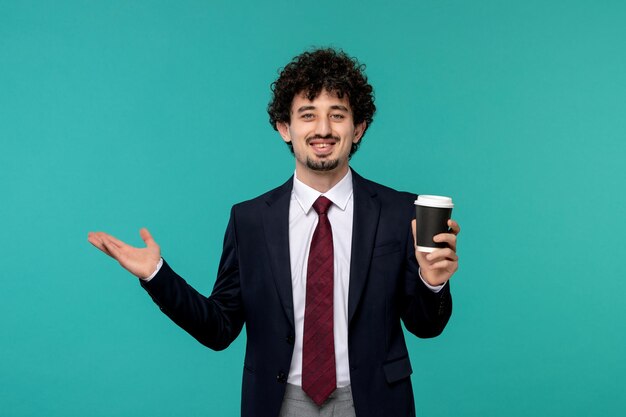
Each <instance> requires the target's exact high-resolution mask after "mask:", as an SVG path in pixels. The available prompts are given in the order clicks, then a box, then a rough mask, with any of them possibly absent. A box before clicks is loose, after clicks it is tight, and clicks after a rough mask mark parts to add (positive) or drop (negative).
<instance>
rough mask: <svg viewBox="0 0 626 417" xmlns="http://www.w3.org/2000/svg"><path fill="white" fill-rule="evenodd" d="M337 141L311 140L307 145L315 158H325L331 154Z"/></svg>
mask: <svg viewBox="0 0 626 417" xmlns="http://www.w3.org/2000/svg"><path fill="white" fill-rule="evenodd" d="M337 142H338V140H336V139H332V138H331V139H319V138H315V139H311V140H309V142H308V144H309V146H310V147H311V148H312V149H313V152H314V153H315V154H316V155H317V156H326V155H329V154H330V153H332V151H333V149H334V148H335V145H336V144H337Z"/></svg>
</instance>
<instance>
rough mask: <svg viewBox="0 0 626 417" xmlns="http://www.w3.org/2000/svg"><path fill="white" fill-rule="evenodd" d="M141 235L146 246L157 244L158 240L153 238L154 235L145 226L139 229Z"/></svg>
mask: <svg viewBox="0 0 626 417" xmlns="http://www.w3.org/2000/svg"><path fill="white" fill-rule="evenodd" d="M139 236H141V238H142V239H143V241H144V242H145V244H146V246H148V247H152V246H156V242H155V241H154V239H153V238H152V235H151V234H150V232H149V231H148V229H146V228H145V227H143V228H142V229H141V230H139Z"/></svg>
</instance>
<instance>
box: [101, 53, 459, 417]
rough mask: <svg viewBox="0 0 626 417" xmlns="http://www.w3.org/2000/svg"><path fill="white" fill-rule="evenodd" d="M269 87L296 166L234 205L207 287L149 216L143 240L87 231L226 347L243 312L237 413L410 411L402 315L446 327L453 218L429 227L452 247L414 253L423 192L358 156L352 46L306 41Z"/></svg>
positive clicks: (207, 340) (192, 326)
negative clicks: (403, 187)
mask: <svg viewBox="0 0 626 417" xmlns="http://www.w3.org/2000/svg"><path fill="white" fill-rule="evenodd" d="M272 90H273V93H274V94H273V98H272V101H271V102H270V105H269V107H268V112H269V114H270V122H271V123H272V125H273V127H274V128H275V129H276V130H277V131H278V132H279V133H280V135H281V137H282V139H283V140H284V141H285V142H286V143H287V145H288V146H289V147H290V148H291V150H292V152H293V154H294V156H295V162H296V164H295V165H296V169H295V175H294V176H293V177H292V178H290V179H289V180H288V181H287V182H286V183H285V184H283V185H282V186H280V187H278V188H276V189H274V190H272V191H269V192H268V193H266V194H263V195H262V196H260V197H257V198H255V199H253V200H250V201H246V202H243V203H240V204H237V205H235V206H234V207H233V208H232V211H231V216H230V221H229V224H228V227H227V229H226V235H225V238H224V248H223V253H222V257H221V260H220V265H219V271H218V276H217V280H216V282H215V286H214V288H213V292H212V294H211V296H210V297H208V298H205V297H204V296H202V295H200V294H199V293H197V292H196V291H195V290H194V289H193V288H191V287H190V286H189V285H188V284H187V283H186V282H185V281H184V280H183V279H182V278H180V277H179V276H178V275H177V274H176V273H175V272H174V271H173V270H172V269H171V268H170V267H169V265H168V264H167V263H166V262H165V261H163V259H162V258H161V255H160V249H159V246H158V245H157V244H156V243H155V241H154V240H153V238H152V237H151V235H150V233H149V232H148V231H147V230H146V229H142V230H141V231H140V234H141V237H142V238H143V240H144V241H145V243H146V248H141V249H140V248H133V247H131V246H129V245H127V244H125V243H123V242H121V241H119V240H117V239H115V238H114V237H112V236H110V235H108V234H106V233H103V232H97V233H90V234H89V241H90V242H91V243H92V244H93V245H94V246H96V247H97V248H98V249H100V250H102V251H103V252H104V253H106V254H107V255H109V256H111V257H113V258H115V259H116V260H118V261H119V263H120V264H121V265H122V266H123V267H124V268H126V269H127V270H129V271H130V272H131V273H133V274H134V275H136V276H137V277H139V278H140V279H141V281H140V282H141V285H142V286H143V287H144V288H145V289H146V290H147V291H148V293H149V294H150V295H151V296H152V298H153V299H154V301H155V302H156V304H157V305H159V307H160V308H161V310H162V311H163V312H164V313H165V314H167V315H168V316H169V317H170V318H171V319H172V320H173V321H174V322H175V323H177V324H178V325H179V326H181V327H182V328H183V329H185V330H186V331H187V332H189V333H190V334H191V335H192V336H194V337H195V338H196V339H198V341H200V342H201V343H203V344H204V345H206V346H208V347H210V348H212V349H215V350H221V349H224V348H226V347H227V346H228V345H229V344H230V343H231V342H232V341H233V340H234V339H235V338H236V337H237V336H238V335H239V333H240V331H241V329H242V327H243V325H244V324H245V325H246V334H247V346H246V356H245V360H244V371H243V389H242V415H243V416H268V417H269V416H271V417H276V416H309V415H311V416H313V415H316V416H317V415H329V416H330V415H334V416H355V415H356V416H359V417H367V416H385V417H390V416H412V415H414V414H415V407H414V403H413V391H412V387H411V381H410V378H409V377H410V375H411V373H412V369H411V365H410V361H409V357H408V351H407V347H406V344H405V341H404V335H403V331H402V327H401V321H402V322H403V323H404V325H405V327H406V328H407V330H408V331H410V332H411V333H413V334H415V335H417V336H419V337H434V336H437V335H439V334H440V333H441V331H442V330H443V328H444V327H445V325H446V323H447V321H448V319H449V317H450V314H451V309H452V300H451V297H450V286H449V284H448V283H447V281H448V280H449V279H450V277H451V276H452V274H454V272H455V271H456V270H457V265H458V257H457V255H456V235H457V234H458V233H459V230H460V229H459V226H458V224H457V223H456V222H454V221H452V220H450V221H449V224H448V225H449V228H450V233H444V234H440V235H437V236H436V237H435V238H434V240H435V241H437V242H446V243H447V246H448V247H447V248H444V249H437V250H435V251H434V252H432V253H430V254H425V253H421V252H418V251H417V250H416V247H415V240H414V239H415V220H414V217H415V216H414V206H413V201H414V200H415V195H412V194H409V193H401V192H397V191H394V190H392V189H390V188H387V187H384V186H382V185H379V184H376V183H373V182H371V181H368V180H366V179H364V178H362V177H361V176H360V175H358V174H357V173H356V172H354V171H352V170H351V169H350V167H349V159H350V157H351V156H352V154H353V153H354V152H355V151H356V150H357V149H358V146H359V144H360V142H361V140H362V138H363V135H364V134H365V131H366V130H367V127H368V126H369V124H371V122H372V119H373V115H374V112H375V106H374V101H373V94H372V87H371V86H370V85H369V84H368V83H367V78H366V77H365V75H364V74H363V66H362V65H360V64H359V63H358V62H357V61H356V60H355V59H352V58H350V57H348V56H347V55H345V54H344V53H343V52H339V51H335V50H332V49H321V50H315V51H312V52H305V53H303V54H301V55H300V56H298V57H296V58H294V60H293V61H292V62H291V63H289V64H288V65H287V66H286V67H285V68H284V69H283V70H282V72H281V74H280V76H279V78H278V80H277V81H276V82H275V83H274V84H273V85H272Z"/></svg>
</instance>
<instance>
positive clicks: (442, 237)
mask: <svg viewBox="0 0 626 417" xmlns="http://www.w3.org/2000/svg"><path fill="white" fill-rule="evenodd" d="M433 241H434V242H437V243H443V242H445V243H447V244H448V246H449V247H450V248H451V249H452V250H453V251H455V252H456V235H454V234H452V233H440V234H438V235H435V236H434V237H433Z"/></svg>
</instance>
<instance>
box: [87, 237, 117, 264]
mask: <svg viewBox="0 0 626 417" xmlns="http://www.w3.org/2000/svg"><path fill="white" fill-rule="evenodd" d="M87 240H88V241H89V243H91V244H92V245H94V246H95V247H96V248H98V249H100V250H101V251H102V252H104V253H106V254H107V255H109V256H110V257H112V258H115V259H117V260H119V257H120V256H121V254H122V249H123V248H124V247H125V246H127V245H126V244H125V243H124V242H122V241H121V240H119V239H116V238H114V237H113V236H111V235H109V234H107V233H104V232H89V233H88V234H87Z"/></svg>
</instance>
